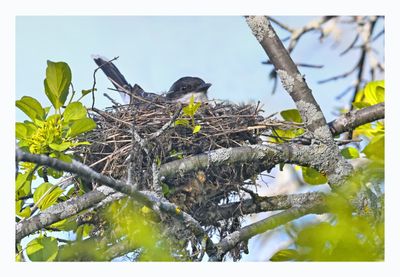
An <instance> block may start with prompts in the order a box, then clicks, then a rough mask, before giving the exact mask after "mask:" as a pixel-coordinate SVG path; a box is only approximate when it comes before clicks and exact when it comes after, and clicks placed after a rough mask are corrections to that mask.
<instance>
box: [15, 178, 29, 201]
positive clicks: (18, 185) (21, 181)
mask: <svg viewBox="0 0 400 277" xmlns="http://www.w3.org/2000/svg"><path fill="white" fill-rule="evenodd" d="M31 183H32V175H31V174H30V172H26V173H24V174H22V173H18V175H17V178H16V180H15V192H16V193H15V194H16V197H17V198H19V197H24V196H27V195H29V194H30V192H31Z"/></svg>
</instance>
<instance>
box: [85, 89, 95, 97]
mask: <svg viewBox="0 0 400 277" xmlns="http://www.w3.org/2000/svg"><path fill="white" fill-rule="evenodd" d="M92 91H93V90H92V89H83V90H82V97H83V96H86V95H88V94H89V93H91V92H92ZM94 91H96V89H94Z"/></svg>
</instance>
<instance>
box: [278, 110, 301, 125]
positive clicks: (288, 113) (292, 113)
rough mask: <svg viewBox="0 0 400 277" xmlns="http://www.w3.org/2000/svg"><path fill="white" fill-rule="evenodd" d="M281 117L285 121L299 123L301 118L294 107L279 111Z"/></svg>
mask: <svg viewBox="0 0 400 277" xmlns="http://www.w3.org/2000/svg"><path fill="white" fill-rule="evenodd" d="M280 114H281V116H282V118H283V119H284V120H286V121H291V122H296V123H301V122H303V120H302V119H301V116H300V113H299V111H298V110H296V109H290V110H284V111H281V112H280Z"/></svg>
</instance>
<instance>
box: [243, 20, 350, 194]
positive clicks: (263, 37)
mask: <svg viewBox="0 0 400 277" xmlns="http://www.w3.org/2000/svg"><path fill="white" fill-rule="evenodd" d="M246 21H247V24H248V25H249V27H250V29H251V30H252V32H253V34H254V36H255V37H256V38H257V40H258V42H259V43H260V44H261V46H262V47H263V49H264V51H265V52H266V53H267V55H268V57H269V58H270V60H271V62H272V64H273V65H274V67H275V70H276V72H277V73H278V75H279V77H280V79H281V81H282V84H283V87H284V88H285V90H286V91H287V92H288V93H289V95H290V96H291V97H292V99H293V101H294V102H295V104H296V107H297V109H298V111H299V113H300V115H301V117H302V119H303V122H304V126H305V127H306V129H307V130H308V131H309V132H310V134H309V135H311V136H312V138H314V139H316V140H317V141H319V142H318V143H321V142H322V144H324V145H325V146H326V147H327V149H326V150H323V149H321V150H322V151H323V152H319V153H315V154H319V155H316V156H315V158H318V159H320V160H324V161H321V166H320V167H319V168H318V170H320V171H321V172H323V173H325V174H326V176H327V178H328V183H329V185H330V186H331V187H333V188H336V187H339V186H341V185H342V184H344V182H345V181H346V178H347V176H349V175H350V174H351V172H352V167H351V165H350V164H349V163H348V162H346V160H345V159H344V158H343V157H342V156H341V154H340V152H339V148H338V146H337V145H336V144H335V143H334V141H333V136H332V133H331V132H330V130H329V127H328V125H327V122H326V119H325V116H324V114H323V113H322V110H321V108H320V107H319V105H318V103H317V101H316V100H315V98H314V96H313V95H312V93H311V89H310V88H309V87H308V85H307V83H306V81H305V79H304V77H303V76H302V75H301V74H300V72H299V70H298V68H297V66H296V64H295V63H294V62H293V60H292V58H291V57H290V55H289V53H288V51H287V50H286V49H285V47H284V45H283V43H282V41H281V40H280V39H279V37H278V36H277V34H276V33H275V30H274V29H273V27H272V26H271V24H270V22H269V20H268V19H267V17H265V16H247V17H246ZM322 144H321V146H322ZM328 153H329V157H326V156H325V155H326V154H328ZM322 157H323V159H322ZM332 161H334V164H333V163H332Z"/></svg>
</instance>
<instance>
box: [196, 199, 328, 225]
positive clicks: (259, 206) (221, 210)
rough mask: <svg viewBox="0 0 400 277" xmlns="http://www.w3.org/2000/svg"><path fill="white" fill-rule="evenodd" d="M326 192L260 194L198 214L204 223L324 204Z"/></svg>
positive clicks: (197, 216) (198, 217)
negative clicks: (262, 195)
mask: <svg viewBox="0 0 400 277" xmlns="http://www.w3.org/2000/svg"><path fill="white" fill-rule="evenodd" d="M323 201H324V194H323V193H320V192H309V193H301V194H289V195H277V196H264V197H261V196H258V197H256V198H250V199H245V200H243V201H238V202H233V203H229V204H224V205H220V206H218V207H215V209H210V210H209V211H208V212H207V213H204V214H201V215H196V218H197V219H198V220H199V221H200V222H202V223H203V224H207V223H209V222H216V221H219V220H222V219H228V218H231V217H236V216H242V215H247V214H254V213H259V212H268V211H278V210H287V209H290V208H294V207H301V206H304V205H305V206H310V205H311V204H318V203H319V204H322V203H323Z"/></svg>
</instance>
